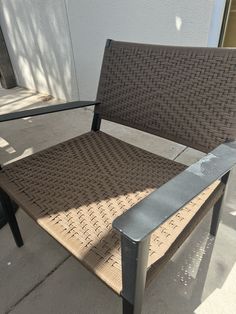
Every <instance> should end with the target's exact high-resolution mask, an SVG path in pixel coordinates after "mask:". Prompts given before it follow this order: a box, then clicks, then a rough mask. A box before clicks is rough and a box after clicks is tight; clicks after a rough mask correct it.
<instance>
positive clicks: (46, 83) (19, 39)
mask: <svg viewBox="0 0 236 314" xmlns="http://www.w3.org/2000/svg"><path fill="white" fill-rule="evenodd" d="M0 22H1V25H2V29H3V33H4V37H5V41H6V44H7V47H8V51H9V54H10V57H11V61H12V65H13V69H14V71H15V74H16V77H17V82H18V85H20V86H22V87H26V88H28V89H31V90H35V91H39V92H42V93H46V94H50V95H53V96H54V97H56V98H60V99H66V100H71V99H78V87H77V83H76V76H75V68H74V59H73V56H72V49H71V41H70V36H69V28H68V19H67V16H66V10H65V2H64V0H43V1H42V0H2V1H0Z"/></svg>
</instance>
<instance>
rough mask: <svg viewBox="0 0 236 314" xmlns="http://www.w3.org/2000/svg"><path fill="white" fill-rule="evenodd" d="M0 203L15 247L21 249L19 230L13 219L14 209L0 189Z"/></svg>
mask: <svg viewBox="0 0 236 314" xmlns="http://www.w3.org/2000/svg"><path fill="white" fill-rule="evenodd" d="M0 201H1V204H2V207H3V211H4V214H5V216H6V219H7V222H8V223H9V226H10V228H11V231H12V234H13V237H14V239H15V242H16V245H17V246H18V247H21V246H22V245H23V244H24V243H23V240H22V237H21V233H20V229H19V226H18V223H17V220H16V217H15V212H14V208H13V205H12V202H11V200H10V198H9V196H8V195H7V194H6V193H5V192H4V191H3V190H2V189H0Z"/></svg>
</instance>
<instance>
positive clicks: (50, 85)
mask: <svg viewBox="0 0 236 314" xmlns="http://www.w3.org/2000/svg"><path fill="white" fill-rule="evenodd" d="M223 1H225V0H0V22H1V25H2V28H3V33H4V36H5V38H6V42H7V46H8V49H9V53H10V56H11V59H12V63H13V67H14V70H15V72H16V75H17V80H18V84H19V85H21V86H25V87H27V88H29V89H32V90H37V91H40V92H45V93H49V94H51V95H53V96H55V97H57V98H61V99H67V100H71V99H78V98H79V99H94V98H95V97H96V90H97V84H98V79H99V73H100V67H101V62H102V56H103V50H104V45H105V41H106V39H107V38H111V39H114V40H123V41H134V42H144V43H154V44H155V43H156V44H172V45H193V46H207V45H208V43H209V38H208V37H209V34H211V31H210V28H211V26H212V25H214V23H213V22H214V21H212V16H213V15H214V12H215V11H214V8H215V4H216V3H217V2H221V3H222V2H223ZM216 21H217V19H216ZM220 23H221V21H219V24H218V28H219V27H220ZM216 24H217V22H216ZM218 33H219V29H218ZM215 34H216V33H215ZM215 37H217V35H216V36H215ZM214 40H215V39H214ZM214 40H213V41H214ZM216 41H217V40H216ZM211 45H214V43H213V42H212V44H211Z"/></svg>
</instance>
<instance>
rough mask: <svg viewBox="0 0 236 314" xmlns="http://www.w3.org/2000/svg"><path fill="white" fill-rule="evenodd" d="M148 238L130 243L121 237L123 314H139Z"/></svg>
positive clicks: (145, 271)
mask: <svg viewBox="0 0 236 314" xmlns="http://www.w3.org/2000/svg"><path fill="white" fill-rule="evenodd" d="M149 243H150V237H147V238H146V239H145V240H143V241H142V242H132V241H131V240H129V239H128V238H126V237H125V236H123V235H122V236H121V259H122V284H123V289H122V298H123V314H141V312H142V303H143V296H144V290H145V284H146V275H147V262H148V252H149Z"/></svg>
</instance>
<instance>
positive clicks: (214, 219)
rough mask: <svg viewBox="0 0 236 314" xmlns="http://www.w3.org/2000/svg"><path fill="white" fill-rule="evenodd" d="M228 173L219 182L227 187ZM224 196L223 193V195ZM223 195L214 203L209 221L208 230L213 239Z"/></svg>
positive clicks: (218, 221) (218, 220)
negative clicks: (209, 226)
mask: <svg viewBox="0 0 236 314" xmlns="http://www.w3.org/2000/svg"><path fill="white" fill-rule="evenodd" d="M229 174H230V172H227V173H226V174H225V175H224V176H223V177H222V178H221V181H222V182H223V183H224V184H225V185H227V182H228V179H229ZM224 194H225V193H224ZM224 194H223V195H222V196H221V198H220V199H219V200H218V201H217V202H216V203H215V205H214V207H213V213H212V220H211V228H210V234H211V235H213V236H214V237H215V236H216V234H217V230H218V227H219V223H220V217H221V208H222V203H223V200H224Z"/></svg>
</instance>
